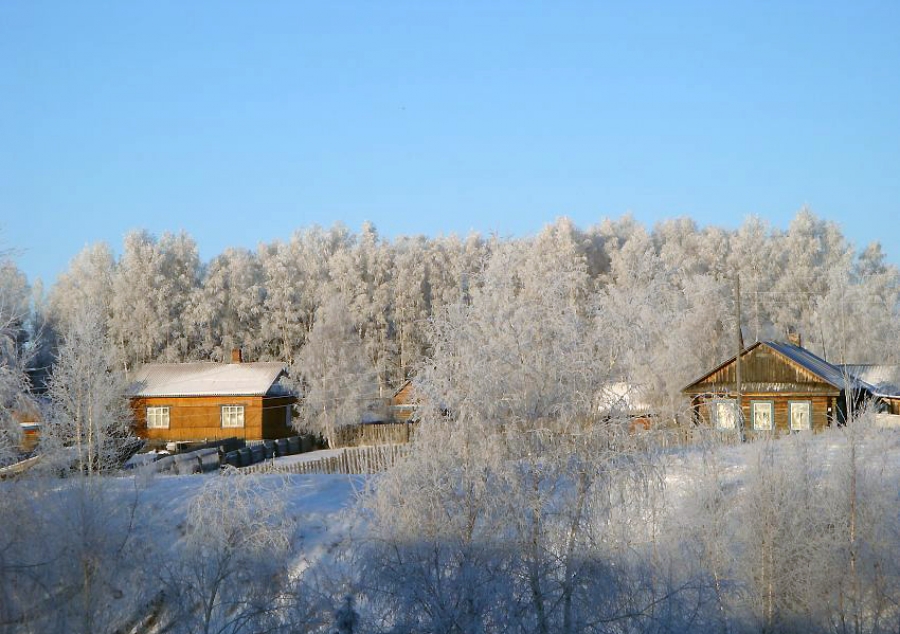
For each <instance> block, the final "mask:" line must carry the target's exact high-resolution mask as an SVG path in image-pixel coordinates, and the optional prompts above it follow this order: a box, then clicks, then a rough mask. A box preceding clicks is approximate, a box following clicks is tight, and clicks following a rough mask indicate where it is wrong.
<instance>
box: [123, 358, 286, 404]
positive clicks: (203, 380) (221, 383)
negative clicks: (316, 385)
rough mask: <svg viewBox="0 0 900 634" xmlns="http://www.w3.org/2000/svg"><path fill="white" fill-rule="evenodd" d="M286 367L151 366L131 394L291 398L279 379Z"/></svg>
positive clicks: (144, 368) (142, 371) (135, 379)
mask: <svg viewBox="0 0 900 634" xmlns="http://www.w3.org/2000/svg"><path fill="white" fill-rule="evenodd" d="M283 373H284V364H282V363H277V362H273V363H266V362H257V363H211V362H197V363H147V364H144V365H143V366H141V367H140V368H138V370H137V371H136V372H135V374H134V377H133V381H132V383H131V386H130V388H129V390H128V394H129V396H132V397H165V396H171V397H181V396H266V395H269V396H275V395H283V394H287V391H286V390H284V389H283V388H282V387H281V386H280V385H279V384H278V379H279V378H280V377H281V375H282V374H283Z"/></svg>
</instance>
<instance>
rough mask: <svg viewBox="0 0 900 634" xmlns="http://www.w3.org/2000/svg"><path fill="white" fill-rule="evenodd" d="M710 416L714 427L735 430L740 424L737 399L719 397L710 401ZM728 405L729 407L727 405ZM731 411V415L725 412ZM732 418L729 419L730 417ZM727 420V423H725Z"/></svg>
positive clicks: (721, 429) (722, 429)
mask: <svg viewBox="0 0 900 634" xmlns="http://www.w3.org/2000/svg"><path fill="white" fill-rule="evenodd" d="M707 406H708V408H709V417H710V419H711V420H712V424H713V427H715V428H716V429H718V430H720V431H735V430H736V429H737V426H738V412H737V401H736V400H734V399H733V398H717V399H714V400H711V401H709V403H708V405H707ZM725 406H727V409H726V407H725ZM726 413H730V416H723V414H726ZM729 418H730V419H731V420H730V421H728V419H729ZM726 422H727V424H725V423H726Z"/></svg>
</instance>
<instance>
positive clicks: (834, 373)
mask: <svg viewBox="0 0 900 634" xmlns="http://www.w3.org/2000/svg"><path fill="white" fill-rule="evenodd" d="M762 343H763V345H765V346H768V347H769V348H771V349H772V350H775V351H776V352H780V353H781V354H783V355H784V356H786V357H787V358H788V359H790V360H791V361H793V362H794V363H796V364H797V365H800V366H802V367H803V368H805V369H807V370H809V371H810V372H812V373H813V374H815V375H816V376H818V377H819V378H821V379H822V380H824V381H826V382H827V383H830V384H831V385H833V386H834V387H836V388H838V389H840V390H843V389H845V388H846V387H847V383H848V381H847V380H848V379H849V386H850V387H851V389H854V390H858V389H863V390H870V391H871V389H872V386H871V385H869V384H868V383H866V382H864V381H861V380H860V379H858V378H857V377H855V376H854V375H853V374H850V373H847V372H845V371H844V370H843V369H842V368H841V367H840V366H837V365H833V364H831V363H828V361H826V360H825V359H823V358H822V357H820V356H818V355H815V354H813V353H812V352H810V351H809V350H807V349H806V348H801V347H800V346H796V345H794V344H792V343H785V342H783V341H764V342H762Z"/></svg>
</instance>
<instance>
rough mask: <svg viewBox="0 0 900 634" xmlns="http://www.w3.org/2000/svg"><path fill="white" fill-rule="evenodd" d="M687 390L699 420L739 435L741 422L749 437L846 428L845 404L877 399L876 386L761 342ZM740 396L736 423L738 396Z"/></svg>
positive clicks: (804, 353) (790, 346) (799, 352)
mask: <svg viewBox="0 0 900 634" xmlns="http://www.w3.org/2000/svg"><path fill="white" fill-rule="evenodd" d="M740 360H741V383H740V388H738V385H737V363H736V361H737V357H736V356H735V357H732V358H731V359H729V360H728V361H726V362H724V363H722V364H721V365H719V366H718V367H716V368H714V369H713V370H711V371H710V372H707V373H706V374H704V375H703V376H702V377H700V378H699V379H697V380H696V381H694V382H693V383H691V384H690V385H688V386H687V387H685V388H684V389H683V390H682V392H683V393H684V394H685V395H686V396H688V397H689V398H690V399H691V405H692V407H693V410H694V414H695V418H696V420H697V421H699V422H704V423H707V424H709V425H711V426H713V427H715V428H717V429H720V430H723V431H727V430H736V429H737V426H738V425H739V423H740V421H741V420H742V421H743V424H744V430H745V431H746V432H747V433H748V435H751V436H752V435H753V434H754V433H765V432H772V431H776V432H788V431H803V430H820V429H823V428H825V427H827V426H829V425H833V424H839V423H842V422H843V421H844V420H845V419H846V416H847V411H846V410H847V402H848V397H849V402H850V404H851V407H858V406H859V405H860V404H861V403H862V402H864V401H865V400H866V399H871V398H873V397H875V396H876V394H875V390H874V389H873V386H872V385H870V384H868V383H867V382H865V381H863V380H861V379H859V378H858V377H857V376H855V375H854V374H852V373H851V372H850V366H844V367H841V366H837V365H833V364H831V363H828V362H827V361H825V360H824V359H822V358H821V357H819V356H817V355H815V354H813V353H812V352H810V351H809V350H807V349H805V348H803V347H801V346H800V345H798V344H795V343H784V342H776V341H760V342H757V343H755V344H753V345H752V346H750V347H748V348H746V349H745V350H744V351H743V352H742V353H741V355H740ZM738 389H739V391H740V395H741V414H742V418H738V411H737V395H738Z"/></svg>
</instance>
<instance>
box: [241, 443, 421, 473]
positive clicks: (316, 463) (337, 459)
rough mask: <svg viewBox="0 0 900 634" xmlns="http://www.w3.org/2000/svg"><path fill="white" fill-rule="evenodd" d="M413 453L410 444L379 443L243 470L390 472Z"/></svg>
mask: <svg viewBox="0 0 900 634" xmlns="http://www.w3.org/2000/svg"><path fill="white" fill-rule="evenodd" d="M408 453H409V445H378V446H375V447H351V448H347V449H344V450H343V451H341V453H339V454H338V455H336V456H328V457H325V458H319V459H317V460H307V461H304V462H293V463H288V464H278V463H277V462H275V461H272V460H267V461H266V462H261V463H259V464H255V465H253V466H252V467H246V468H244V469H241V470H240V472H241V473H247V474H249V473H297V474H302V473H343V474H347V475H350V474H365V475H368V474H372V473H381V472H383V471H387V470H388V469H390V468H391V467H393V466H394V465H395V464H396V463H397V462H398V461H399V460H400V459H401V458H403V457H404V456H406V455H407V454H408Z"/></svg>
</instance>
